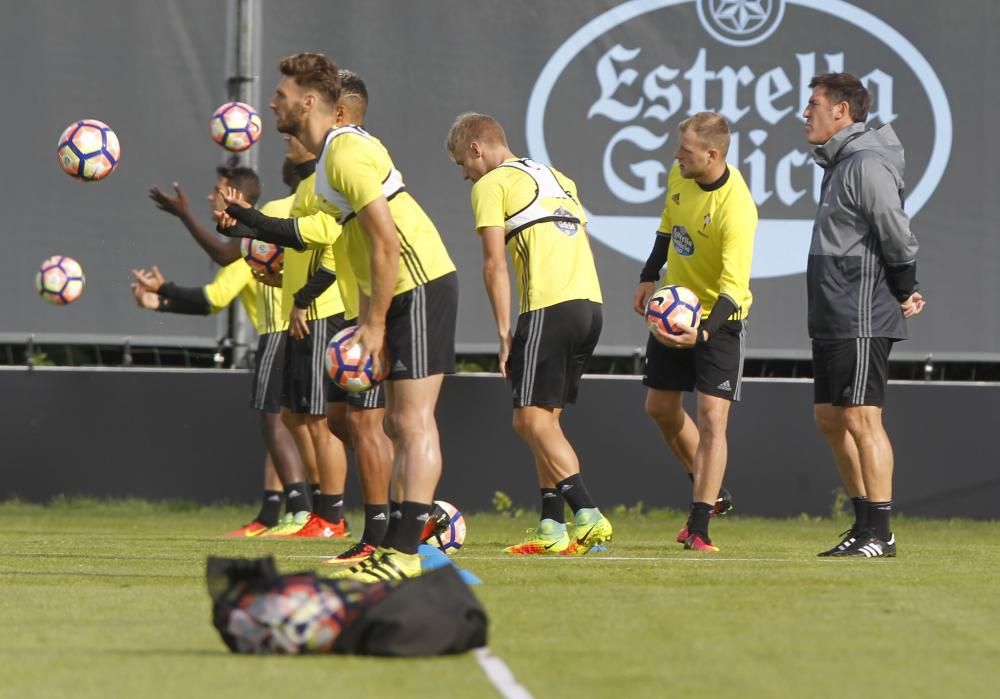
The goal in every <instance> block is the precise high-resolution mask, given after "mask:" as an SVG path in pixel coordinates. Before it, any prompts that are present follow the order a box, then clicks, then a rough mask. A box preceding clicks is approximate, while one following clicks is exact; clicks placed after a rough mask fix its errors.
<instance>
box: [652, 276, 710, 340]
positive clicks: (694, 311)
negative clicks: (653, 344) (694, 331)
mask: <svg viewBox="0 0 1000 699" xmlns="http://www.w3.org/2000/svg"><path fill="white" fill-rule="evenodd" d="M700 322H701V301H700V300H698V297H697V295H695V293H694V292H693V291H691V290H690V289H688V288H687V287H686V286H669V285H668V286H664V287H662V288H660V289H657V291H656V293H655V294H653V295H652V296H650V297H649V301H648V302H647V303H646V327H648V328H649V330H650V332H652V333H653V334H654V335H660V336H663V335H680V334H681V331H680V329H679V328H678V327H677V324H678V323H683V324H684V325H689V326H691V327H693V328H697V327H698V323H700Z"/></svg>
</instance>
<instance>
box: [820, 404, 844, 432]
mask: <svg viewBox="0 0 1000 699" xmlns="http://www.w3.org/2000/svg"><path fill="white" fill-rule="evenodd" d="M813 420H814V421H815V422H816V427H817V428H818V429H819V431H820V432H822V433H823V434H824V435H827V436H832V435H836V434H839V433H840V432H842V431H843V430H844V421H843V420H842V419H841V417H840V415H839V414H838V413H837V412H834V411H833V410H829V409H827V410H823V409H820V408H816V409H814V410H813Z"/></svg>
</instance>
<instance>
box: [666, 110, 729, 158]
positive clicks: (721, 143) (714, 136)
mask: <svg viewBox="0 0 1000 699" xmlns="http://www.w3.org/2000/svg"><path fill="white" fill-rule="evenodd" d="M677 130H678V131H680V132H681V133H687V132H688V131H690V132H692V133H693V134H694V135H695V136H697V137H698V140H699V141H701V143H702V145H703V146H705V147H706V148H714V149H715V150H717V151H719V153H720V154H721V155H722V157H723V158H725V157H726V154H727V153H728V152H729V122H728V121H726V119H725V117H723V116H722V115H720V114H716V113H715V112H698V113H697V114H695V115H693V116H691V117H688V118H687V119H685V120H684V121H682V122H681V123H680V125H679V126H678V127H677Z"/></svg>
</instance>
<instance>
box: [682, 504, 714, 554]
mask: <svg viewBox="0 0 1000 699" xmlns="http://www.w3.org/2000/svg"><path fill="white" fill-rule="evenodd" d="M711 516H712V505H711V504H710V503H707V502H692V503H691V516H690V517H689V518H688V534H689V535H690V534H700V535H701V538H702V539H704V540H705V543H706V544H707V543H708V542H710V541H711V539H709V538H708V519H709V518H710V517H711Z"/></svg>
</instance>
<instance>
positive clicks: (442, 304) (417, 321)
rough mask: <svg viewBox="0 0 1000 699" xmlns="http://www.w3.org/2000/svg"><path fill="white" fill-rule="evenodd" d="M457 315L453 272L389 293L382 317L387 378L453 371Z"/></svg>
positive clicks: (455, 283)
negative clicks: (390, 301)
mask: <svg viewBox="0 0 1000 699" xmlns="http://www.w3.org/2000/svg"><path fill="white" fill-rule="evenodd" d="M457 316H458V274H457V273H455V272H450V273H448V274H446V275H445V276H443V277H438V278H437V279H434V280H432V281H429V282H427V283H426V284H422V285H420V286H418V287H415V288H413V289H410V290H409V291H406V292H403V293H402V294H399V295H398V296H395V297H393V299H392V303H391V304H390V305H389V312H388V314H386V318H385V345H386V350H387V351H388V353H389V366H390V370H389V380H390V381H399V380H400V379H422V378H424V377H427V376H433V375H434V374H452V373H454V372H455V320H456V318H457Z"/></svg>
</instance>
